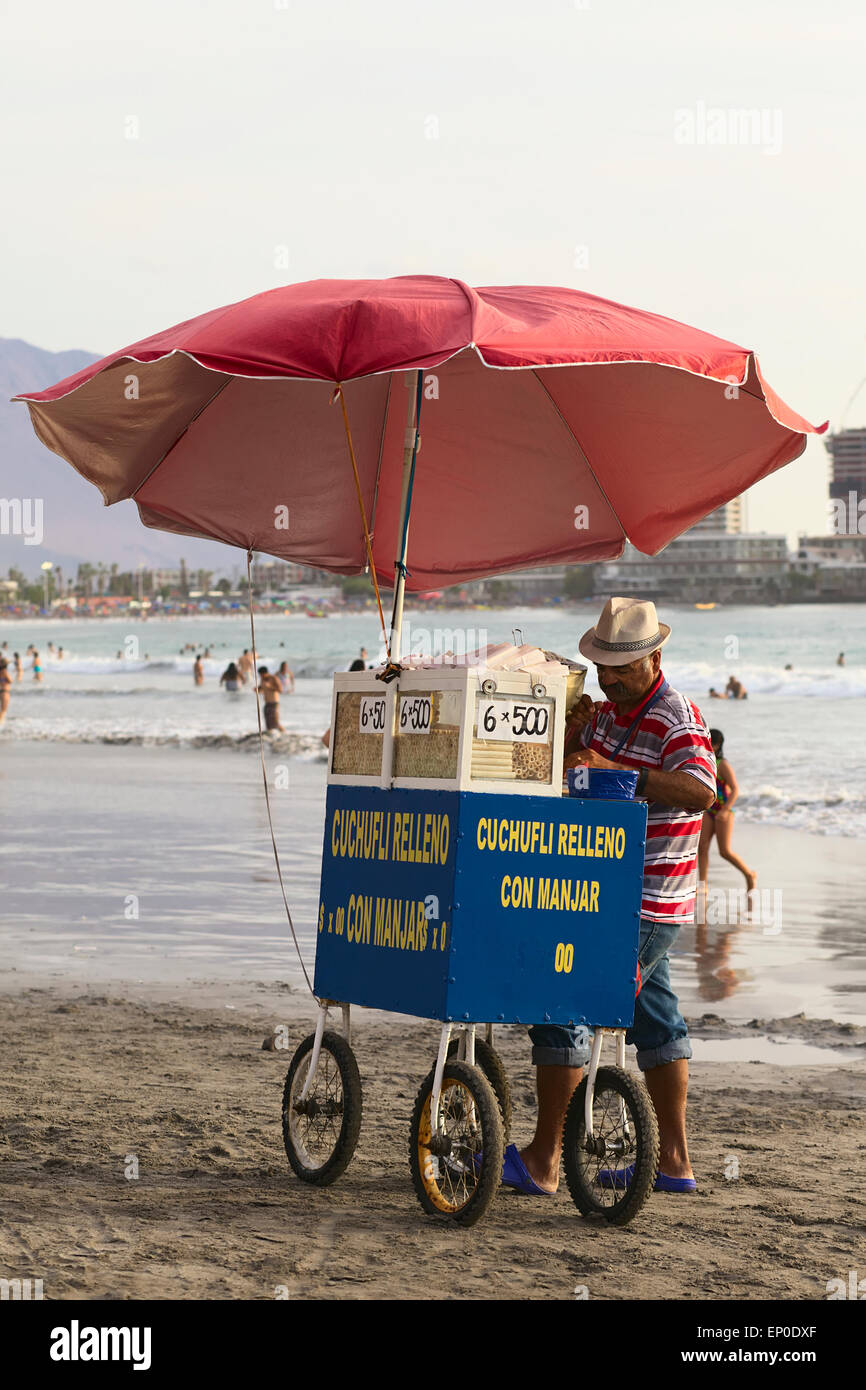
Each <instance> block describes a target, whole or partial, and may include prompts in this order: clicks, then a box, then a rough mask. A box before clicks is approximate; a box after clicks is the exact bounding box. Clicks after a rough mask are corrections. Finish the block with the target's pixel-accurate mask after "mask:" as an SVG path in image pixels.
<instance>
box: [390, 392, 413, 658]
mask: <svg viewBox="0 0 866 1390" xmlns="http://www.w3.org/2000/svg"><path fill="white" fill-rule="evenodd" d="M413 375H414V377H415V380H414V382H413V381H412V380H411V377H410V378H409V379H408V380H407V381H406V387H407V390H406V394H407V396H408V397H409V405H408V408H407V416H406V437H405V441H404V445H403V486H402V490H401V494H400V525H399V527H398V531H397V536H398V550H397V558H396V560H395V561H394V607H393V609H392V611H391V641H390V655H391V665H392V666H398V667H399V664H400V643H401V641H402V636H403V595H404V593H405V589H406V552H407V550H408V545H409V514H410V511H411V508H412V483H413V480H414V476H415V459H416V457H417V454H418V443H419V437H418V423H419V420H420V416H421V373H420V372H414V373H413ZM413 388H414V389H413Z"/></svg>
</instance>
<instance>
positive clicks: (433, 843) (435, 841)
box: [430, 816, 480, 864]
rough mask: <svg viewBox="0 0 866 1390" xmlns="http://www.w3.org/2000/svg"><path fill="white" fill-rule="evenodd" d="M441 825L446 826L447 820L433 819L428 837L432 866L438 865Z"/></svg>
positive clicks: (441, 818) (437, 817)
mask: <svg viewBox="0 0 866 1390" xmlns="http://www.w3.org/2000/svg"><path fill="white" fill-rule="evenodd" d="M443 823H444V825H447V824H448V822H447V819H446V818H445V817H444V816H434V817H433V826H432V831H431V835H430V854H431V856H432V863H434V864H438V863H439V846H440V844H441V842H442V830H443ZM479 848H480V845H479ZM444 862H445V861H444V859H443V860H442V863H443V864H444Z"/></svg>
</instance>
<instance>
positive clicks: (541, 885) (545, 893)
mask: <svg viewBox="0 0 866 1390" xmlns="http://www.w3.org/2000/svg"><path fill="white" fill-rule="evenodd" d="M560 829H562V827H561V826H560ZM549 907H550V879H549V878H540V879H539V880H538V910H539V912H543V911H545V910H546V909H547V908H549Z"/></svg>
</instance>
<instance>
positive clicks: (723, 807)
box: [698, 729, 757, 892]
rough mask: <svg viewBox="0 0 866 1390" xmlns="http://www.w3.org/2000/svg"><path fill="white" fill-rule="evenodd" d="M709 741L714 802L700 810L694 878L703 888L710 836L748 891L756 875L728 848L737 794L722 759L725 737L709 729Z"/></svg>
mask: <svg viewBox="0 0 866 1390" xmlns="http://www.w3.org/2000/svg"><path fill="white" fill-rule="evenodd" d="M710 740H711V742H712V745H713V752H714V753H715V755H716V799H715V801H714V802H713V804H712V806H711V807H710V809H709V810H708V811H704V818H703V825H702V826H701V838H700V841H699V842H698V879H699V880H700V883H701V884H702V885H703V887H704V888H706V883H707V871H708V868H709V862H710V841H711V840H712V838H713V836H714V835H715V837H716V842H717V844H718V846H719V854H720V855H721V856H722V858H723V859H727V861H728V863H729V864H733V866H734V868H735V869H739V871H740V873H741V874H742V875H743V877H744V878H745V880H746V890H747V891H748V892H751V891H752V889H753V888H754V886H755V882H756V879H757V875H756V874H755V872H754V870H752V869H750V868H749V867H748V865H747V864H744V863H743V860H742V859H741V858H740V856H739V855H738V854H734V851H733V850H732V849H731V835H732V834H733V830H734V802H735V801H736V799H737V797H738V796H739V794H740V789H739V787H738V786H737V779H736V777H735V776H734V769H733V768H732V767H731V764H730V763H729V762H728V760H727V758H726V757H725V756H724V749H725V736H724V734H723V733H722V732H721V730H720V729H710Z"/></svg>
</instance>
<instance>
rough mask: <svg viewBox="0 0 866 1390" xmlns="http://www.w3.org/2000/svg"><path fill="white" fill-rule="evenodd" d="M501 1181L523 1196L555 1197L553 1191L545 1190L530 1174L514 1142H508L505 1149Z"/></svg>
mask: <svg viewBox="0 0 866 1390" xmlns="http://www.w3.org/2000/svg"><path fill="white" fill-rule="evenodd" d="M502 1183H503V1186H504V1187H513V1188H514V1190H515V1192H520V1193H521V1194H522V1195H523V1196H524V1197H555V1196H556V1193H555V1192H545V1190H544V1188H543V1187H539V1186H538V1183H537V1182H536V1181H535V1179H534V1178H533V1177H532V1176H531V1174H530V1172H529V1169H528V1168H527V1166H526V1164H525V1163H524V1162H523V1159H522V1158H521V1157H520V1154H519V1153H518V1151H517V1145H516V1144H509V1145H508V1147H507V1148H506V1150H505V1162H504V1163H503V1165H502Z"/></svg>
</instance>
